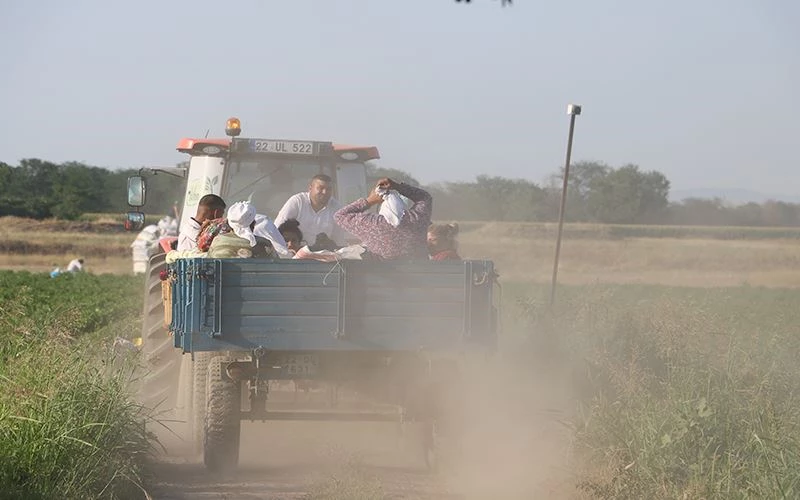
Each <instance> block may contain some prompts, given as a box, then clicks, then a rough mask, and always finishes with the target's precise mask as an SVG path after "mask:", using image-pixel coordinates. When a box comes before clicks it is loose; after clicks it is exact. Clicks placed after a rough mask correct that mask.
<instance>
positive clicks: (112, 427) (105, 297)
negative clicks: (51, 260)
mask: <svg viewBox="0 0 800 500" xmlns="http://www.w3.org/2000/svg"><path fill="white" fill-rule="evenodd" d="M140 289H141V280H140V279H138V278H134V277H124V276H113V275H105V276H93V275H88V274H76V275H65V276H60V277H58V278H56V279H51V278H50V277H49V276H48V275H47V274H35V273H12V272H0V491H2V496H3V497H4V498H26V499H29V498H30V499H49V498H143V497H144V496H145V494H144V490H143V486H142V485H143V483H144V481H145V479H146V468H145V467H146V458H147V457H148V454H149V453H150V452H151V446H152V444H151V441H150V440H149V436H148V435H147V434H146V432H145V430H144V427H143V426H142V421H143V420H144V419H146V418H149V415H148V414H147V413H146V411H145V410H144V409H143V408H141V407H140V406H139V405H137V404H135V403H134V402H133V397H132V394H131V393H130V390H131V389H130V388H131V381H132V378H133V373H134V369H135V363H136V359H135V357H134V356H129V355H128V352H130V351H128V350H126V349H124V348H123V349H120V348H119V346H118V345H115V342H114V341H115V338H117V337H120V338H125V337H130V336H132V335H133V333H134V332H135V331H136V330H137V329H138V328H137V327H136V326H137V323H138V321H139V319H138V314H139V312H140V306H141V294H140V293H139V292H140Z"/></svg>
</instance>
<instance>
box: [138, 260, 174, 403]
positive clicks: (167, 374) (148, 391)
mask: <svg viewBox="0 0 800 500" xmlns="http://www.w3.org/2000/svg"><path fill="white" fill-rule="evenodd" d="M165 258H166V254H163V253H160V254H156V255H154V256H152V257H151V258H150V261H149V262H148V264H147V273H146V276H147V281H146V282H145V289H144V312H143V317H142V359H143V361H144V365H145V370H146V371H145V374H144V376H143V378H142V384H141V387H140V391H139V392H140V398H141V401H142V404H143V405H144V406H145V407H147V408H151V409H153V410H155V412H156V414H157V415H161V414H163V413H165V412H172V411H174V410H175V408H176V406H177V403H178V401H177V400H178V377H179V375H180V367H181V352H180V350H179V349H176V348H175V346H174V342H173V339H172V336H171V335H170V334H169V330H168V329H167V327H166V326H165V325H164V303H163V302H162V299H161V278H160V277H159V273H160V272H161V271H162V270H164V269H166V262H165Z"/></svg>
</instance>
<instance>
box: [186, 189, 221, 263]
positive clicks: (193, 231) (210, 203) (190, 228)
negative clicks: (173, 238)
mask: <svg viewBox="0 0 800 500" xmlns="http://www.w3.org/2000/svg"><path fill="white" fill-rule="evenodd" d="M224 214H225V202H224V201H223V200H222V198H220V197H219V196H217V195H215V194H207V195H205V196H203V197H202V198H200V203H199V204H198V205H197V213H196V214H195V216H194V217H190V218H189V219H188V220H187V221H186V222H184V223H183V224H181V226H182V227H181V231H180V234H179V235H178V246H177V248H176V250H178V251H186V250H194V249H196V248H197V236H198V235H199V234H200V228H202V227H203V223H204V222H206V221H209V220H214V219H218V218H220V217H222V216H223V215H224Z"/></svg>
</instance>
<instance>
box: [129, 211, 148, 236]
mask: <svg viewBox="0 0 800 500" xmlns="http://www.w3.org/2000/svg"><path fill="white" fill-rule="evenodd" d="M143 227H144V214H143V213H142V212H128V213H127V214H125V230H126V231H140V230H141V229H142V228H143Z"/></svg>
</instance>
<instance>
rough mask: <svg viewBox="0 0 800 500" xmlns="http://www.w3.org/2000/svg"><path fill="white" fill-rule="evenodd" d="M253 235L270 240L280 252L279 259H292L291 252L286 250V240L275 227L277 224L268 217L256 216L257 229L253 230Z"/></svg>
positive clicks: (273, 246)
mask: <svg viewBox="0 0 800 500" xmlns="http://www.w3.org/2000/svg"><path fill="white" fill-rule="evenodd" d="M253 233H254V234H255V235H256V236H261V237H262V238H266V239H268V240H269V241H270V242H271V243H272V248H274V249H275V251H276V252H278V257H281V258H291V257H292V254H291V252H290V251H289V249H288V248H286V239H284V237H283V235H282V234H281V232H280V231H278V228H277V227H275V223H274V222H272V220H271V219H270V218H269V217H267V216H266V215H261V214H258V215H256V227H255V228H254V229H253Z"/></svg>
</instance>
